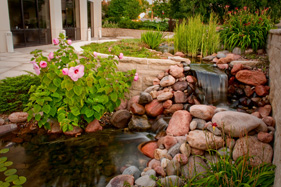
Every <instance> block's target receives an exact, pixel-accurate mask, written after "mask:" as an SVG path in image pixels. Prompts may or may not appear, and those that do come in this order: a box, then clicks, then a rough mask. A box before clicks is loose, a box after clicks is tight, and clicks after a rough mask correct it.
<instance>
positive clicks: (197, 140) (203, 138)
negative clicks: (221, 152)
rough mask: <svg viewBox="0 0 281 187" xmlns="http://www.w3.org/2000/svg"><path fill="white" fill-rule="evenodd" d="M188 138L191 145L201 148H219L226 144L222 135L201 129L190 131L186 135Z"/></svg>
mask: <svg viewBox="0 0 281 187" xmlns="http://www.w3.org/2000/svg"><path fill="white" fill-rule="evenodd" d="M186 140H187V142H188V143H189V145H190V146H191V147H194V148H196V149H201V150H208V149H219V148H221V147H222V146H223V144H224V140H223V139H222V137H220V136H215V135H214V134H213V133H210V132H208V131H201V130H194V131H190V132H189V133H188V135H187V136H186Z"/></svg>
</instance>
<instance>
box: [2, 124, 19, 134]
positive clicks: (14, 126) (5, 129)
mask: <svg viewBox="0 0 281 187" xmlns="http://www.w3.org/2000/svg"><path fill="white" fill-rule="evenodd" d="M17 128H18V126H17V124H7V125H1V126H0V136H2V135H4V134H7V133H9V132H12V131H14V130H16V129H17Z"/></svg>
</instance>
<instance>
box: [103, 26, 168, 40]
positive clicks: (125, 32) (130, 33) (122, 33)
mask: <svg viewBox="0 0 281 187" xmlns="http://www.w3.org/2000/svg"><path fill="white" fill-rule="evenodd" d="M146 31H147V30H136V29H122V28H102V36H103V37H117V36H118V37H133V38H140V37H141V33H143V32H146ZM164 33H165V34H167V35H168V34H173V33H172V32H164Z"/></svg>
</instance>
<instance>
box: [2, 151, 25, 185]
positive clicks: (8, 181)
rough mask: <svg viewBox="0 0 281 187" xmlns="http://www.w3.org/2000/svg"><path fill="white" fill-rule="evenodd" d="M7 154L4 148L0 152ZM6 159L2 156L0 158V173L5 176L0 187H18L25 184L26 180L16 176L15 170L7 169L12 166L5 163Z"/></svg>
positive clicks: (9, 163) (7, 162)
mask: <svg viewBox="0 0 281 187" xmlns="http://www.w3.org/2000/svg"><path fill="white" fill-rule="evenodd" d="M7 152H9V149H8V148H4V149H1V150H0V154H5V153H7ZM7 160H8V158H7V157H5V156H2V157H1V158H0V172H4V175H5V176H6V178H5V181H0V186H1V187H9V186H11V185H13V186H14V187H20V186H22V184H24V183H25V182H26V178H25V177H24V176H18V175H17V174H16V173H17V170H16V169H8V168H7V167H9V166H12V165H13V162H12V161H7Z"/></svg>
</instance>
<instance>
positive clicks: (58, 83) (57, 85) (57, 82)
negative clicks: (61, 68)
mask: <svg viewBox="0 0 281 187" xmlns="http://www.w3.org/2000/svg"><path fill="white" fill-rule="evenodd" d="M53 83H54V85H56V87H60V85H61V79H59V78H55V79H54V80H53Z"/></svg>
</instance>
